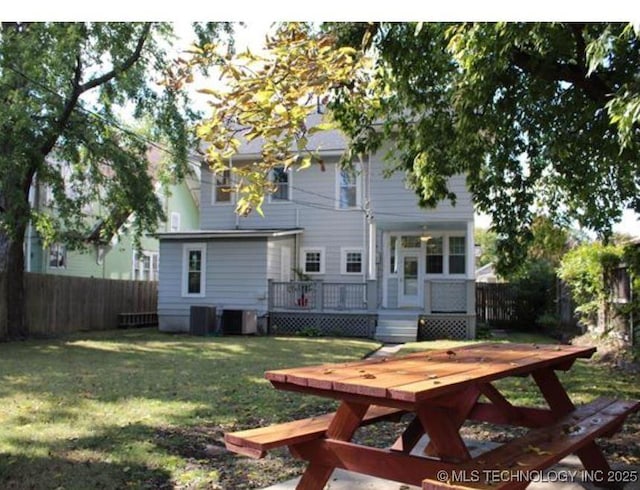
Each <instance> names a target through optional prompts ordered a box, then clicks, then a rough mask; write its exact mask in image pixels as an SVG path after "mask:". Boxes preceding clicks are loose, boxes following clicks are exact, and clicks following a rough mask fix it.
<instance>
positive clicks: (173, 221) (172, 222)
mask: <svg viewBox="0 0 640 490" xmlns="http://www.w3.org/2000/svg"><path fill="white" fill-rule="evenodd" d="M181 221H182V220H181V216H180V213H178V212H177V211H172V212H171V217H170V218H169V231H180V225H181Z"/></svg>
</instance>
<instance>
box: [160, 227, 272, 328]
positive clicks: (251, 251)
mask: <svg viewBox="0 0 640 490" xmlns="http://www.w3.org/2000/svg"><path fill="white" fill-rule="evenodd" d="M184 243H187V242H179V241H173V240H162V241H161V242H160V282H159V284H158V316H159V322H160V329H161V330H172V331H188V328H189V311H190V306H191V305H210V306H216V307H217V308H218V309H224V308H231V309H255V310H258V313H259V314H261V313H264V312H265V311H266V310H267V300H266V298H267V242H266V240H265V239H243V240H213V241H209V242H207V244H206V245H207V246H206V251H207V256H206V260H207V263H206V269H205V270H206V282H205V284H206V285H205V296H204V297H202V298H199V297H182V281H183V277H182V269H183V264H182V257H183V244H184ZM189 243H196V242H189Z"/></svg>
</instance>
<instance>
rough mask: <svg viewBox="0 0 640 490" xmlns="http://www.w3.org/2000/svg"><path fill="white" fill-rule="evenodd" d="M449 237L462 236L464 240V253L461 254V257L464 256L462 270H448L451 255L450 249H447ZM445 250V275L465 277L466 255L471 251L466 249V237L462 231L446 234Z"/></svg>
mask: <svg viewBox="0 0 640 490" xmlns="http://www.w3.org/2000/svg"><path fill="white" fill-rule="evenodd" d="M451 238H462V239H463V240H464V255H462V257H464V269H465V270H464V272H455V273H452V272H449V258H450V257H451V251H450V249H449V240H450V239H451ZM445 242H446V245H445V248H446V251H447V255H446V257H447V266H446V267H447V275H449V276H451V277H465V276H466V275H467V256H468V255H469V254H470V253H471V252H470V251H469V250H467V237H466V235H465V234H464V233H449V234H447V235H446V240H445ZM456 255H457V256H460V255H459V254H456Z"/></svg>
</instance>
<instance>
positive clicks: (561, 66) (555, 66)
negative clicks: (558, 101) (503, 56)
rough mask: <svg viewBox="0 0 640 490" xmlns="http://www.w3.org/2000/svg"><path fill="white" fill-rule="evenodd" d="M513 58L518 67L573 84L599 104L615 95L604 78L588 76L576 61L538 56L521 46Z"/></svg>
mask: <svg viewBox="0 0 640 490" xmlns="http://www.w3.org/2000/svg"><path fill="white" fill-rule="evenodd" d="M511 59H512V61H513V63H514V64H515V65H516V66H517V67H519V68H520V69H522V70H523V71H525V72H527V73H529V74H530V75H532V76H534V77H537V78H540V79H541V80H546V81H549V82H567V83H571V84H573V85H574V86H575V87H577V88H579V89H580V90H582V91H583V92H584V94H585V95H586V96H587V97H588V98H589V99H591V100H592V101H594V102H597V103H598V104H605V103H606V102H607V101H608V100H609V99H610V98H611V97H612V95H613V89H611V88H610V87H609V86H608V85H607V84H606V83H605V82H604V80H602V78H600V77H599V76H598V75H597V74H595V73H593V74H591V75H590V76H587V75H586V71H585V70H584V69H583V67H581V66H579V65H578V64H576V63H559V62H556V61H554V60H546V59H542V58H537V57H535V56H533V55H531V54H529V53H527V52H525V51H523V50H522V49H519V48H516V49H515V50H514V51H513V53H512V55H511Z"/></svg>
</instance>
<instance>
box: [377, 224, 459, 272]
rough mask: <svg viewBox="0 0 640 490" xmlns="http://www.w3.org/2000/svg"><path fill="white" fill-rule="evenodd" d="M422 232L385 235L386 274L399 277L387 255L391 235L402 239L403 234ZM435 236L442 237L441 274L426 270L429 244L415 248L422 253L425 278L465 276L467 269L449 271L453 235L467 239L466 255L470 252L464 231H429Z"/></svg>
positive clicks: (400, 250)
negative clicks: (450, 240)
mask: <svg viewBox="0 0 640 490" xmlns="http://www.w3.org/2000/svg"><path fill="white" fill-rule="evenodd" d="M420 234H421V233H420V232H392V233H389V234H388V235H386V236H385V240H384V274H385V275H386V277H391V278H394V277H398V274H397V273H395V274H394V273H393V272H392V271H391V268H390V264H389V257H388V256H387V254H388V253H391V237H392V236H396V237H398V240H399V239H400V237H401V236H409V235H420ZM429 234H430V235H431V236H432V237H433V238H442V241H443V243H442V254H443V255H442V260H443V264H442V273H439V274H433V273H430V274H427V273H426V271H425V270H424V269H425V268H426V257H427V246H426V243H424V244H421V246H420V248H419V249H413V250H415V251H419V253H420V255H421V257H422V258H421V259H420V260H421V263H422V265H421V268H422V271H423V273H424V278H425V279H446V278H456V279H457V278H463V277H466V276H467V275H468V272H469V271H465V272H464V273H454V274H451V273H450V272H449V238H451V237H460V238H464V239H465V257H467V256H468V254H469V253H470V252H469V250H467V248H466V243H467V242H468V241H467V239H466V234H465V233H464V232H462V231H451V232H447V231H444V232H437V233H436V232H433V233H429ZM402 250H403V249H402V247H400V249H399V254H398V257H401V256H402ZM467 261H468V257H467ZM466 264H467V262H465V269H466V268H467V265H466ZM398 267H400V265H398Z"/></svg>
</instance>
